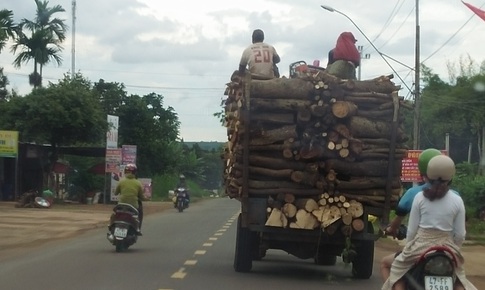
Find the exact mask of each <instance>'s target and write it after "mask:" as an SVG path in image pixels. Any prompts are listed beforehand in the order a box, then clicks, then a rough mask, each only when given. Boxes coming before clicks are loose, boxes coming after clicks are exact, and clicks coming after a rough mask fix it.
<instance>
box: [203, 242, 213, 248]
mask: <svg viewBox="0 0 485 290" xmlns="http://www.w3.org/2000/svg"><path fill="white" fill-rule="evenodd" d="M212 245H213V244H212V243H204V244H203V245H202V246H203V247H212Z"/></svg>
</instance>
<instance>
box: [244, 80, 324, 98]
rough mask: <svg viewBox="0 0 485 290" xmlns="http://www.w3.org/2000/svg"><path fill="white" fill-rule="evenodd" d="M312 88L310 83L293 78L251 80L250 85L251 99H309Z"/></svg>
mask: <svg viewBox="0 0 485 290" xmlns="http://www.w3.org/2000/svg"><path fill="white" fill-rule="evenodd" d="M313 91H314V86H313V84H312V83H311V82H308V81H305V80H302V79H299V78H293V79H286V78H275V79H271V80H264V81H259V80H253V81H251V84H250V94H251V97H252V98H275V99H284V98H294V99H309V98H310V97H311V96H312V95H313Z"/></svg>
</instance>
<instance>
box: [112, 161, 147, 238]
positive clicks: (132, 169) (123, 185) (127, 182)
mask: <svg viewBox="0 0 485 290" xmlns="http://www.w3.org/2000/svg"><path fill="white" fill-rule="evenodd" d="M136 171H137V167H136V165H135V164H127V165H126V167H125V170H124V178H123V179H121V180H120V182H119V183H118V185H117V186H116V189H115V195H120V198H119V200H118V203H127V204H130V205H132V206H133V207H134V208H136V209H137V210H138V219H139V224H140V228H139V229H138V234H139V235H141V224H142V221H143V207H142V203H141V201H144V200H149V199H148V198H146V197H145V196H144V195H143V185H142V184H141V182H140V181H139V180H138V179H136Z"/></svg>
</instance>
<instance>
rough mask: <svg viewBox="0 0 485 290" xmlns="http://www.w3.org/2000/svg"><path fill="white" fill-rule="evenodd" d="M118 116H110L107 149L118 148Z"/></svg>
mask: <svg viewBox="0 0 485 290" xmlns="http://www.w3.org/2000/svg"><path fill="white" fill-rule="evenodd" d="M118 120H119V118H118V116H113V115H108V126H109V129H108V132H106V148H118Z"/></svg>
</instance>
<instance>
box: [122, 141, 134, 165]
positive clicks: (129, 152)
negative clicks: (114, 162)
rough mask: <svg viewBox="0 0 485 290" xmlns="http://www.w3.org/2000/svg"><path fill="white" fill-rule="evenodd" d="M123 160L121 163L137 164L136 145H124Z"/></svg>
mask: <svg viewBox="0 0 485 290" xmlns="http://www.w3.org/2000/svg"><path fill="white" fill-rule="evenodd" d="M121 151H122V161H121V164H128V163H134V164H136V145H122V146H121Z"/></svg>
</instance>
